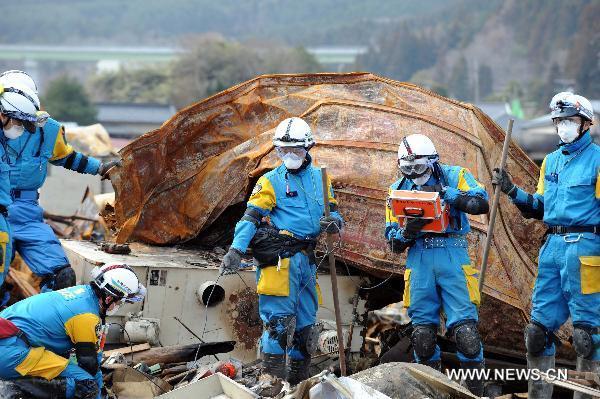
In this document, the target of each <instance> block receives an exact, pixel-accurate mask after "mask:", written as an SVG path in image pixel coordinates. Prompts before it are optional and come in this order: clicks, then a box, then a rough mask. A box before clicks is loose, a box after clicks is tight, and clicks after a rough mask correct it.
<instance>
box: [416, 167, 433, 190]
mask: <svg viewBox="0 0 600 399" xmlns="http://www.w3.org/2000/svg"><path fill="white" fill-rule="evenodd" d="M430 177H431V169H429V171H428V172H427V173H425V174H424V175H423V176H421V177H416V178H414V179H412V181H413V182H414V183H415V184H416V185H417V186H422V185H423V184H425V183H427V180H429V178H430Z"/></svg>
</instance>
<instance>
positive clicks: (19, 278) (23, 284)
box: [8, 267, 40, 298]
mask: <svg viewBox="0 0 600 399" xmlns="http://www.w3.org/2000/svg"><path fill="white" fill-rule="evenodd" d="M8 276H9V277H10V278H11V279H12V281H13V283H15V285H16V286H17V288H18V289H19V291H21V294H22V295H23V296H24V297H25V298H29V297H30V296H34V295H37V294H39V293H40V292H39V291H38V290H37V289H35V288H34V287H33V286H32V285H31V284H29V281H27V278H26V276H25V274H24V273H23V272H20V271H18V270H15V269H14V268H12V267H11V268H10V269H9V270H8Z"/></svg>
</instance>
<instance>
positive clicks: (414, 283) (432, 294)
mask: <svg viewBox="0 0 600 399" xmlns="http://www.w3.org/2000/svg"><path fill="white" fill-rule="evenodd" d="M435 240H436V241H429V242H427V241H426V240H425V239H417V240H416V241H415V244H414V245H413V246H412V247H411V248H410V249H409V251H408V257H407V260H406V272H405V274H404V279H405V287H404V298H403V299H404V306H405V307H408V315H409V316H410V318H411V320H412V323H413V325H415V326H416V325H435V326H439V324H440V310H442V309H443V311H444V313H445V314H446V327H447V328H448V330H450V329H451V328H452V327H454V326H455V325H456V324H457V323H460V322H463V321H466V320H472V321H475V322H477V321H478V319H479V317H478V314H477V305H478V304H479V301H480V298H479V291H478V288H477V279H478V272H477V271H476V270H475V269H473V268H472V266H471V260H470V259H469V254H468V252H467V248H466V247H467V243H466V240H465V239H464V238H451V237H449V238H441V237H440V238H436V239H435ZM476 304H477V305H476ZM440 355H441V353H440V348H439V347H438V346H436V349H435V354H434V355H433V357H431V359H429V360H431V361H437V360H440ZM457 356H458V359H459V360H460V361H461V362H481V361H483V348H482V349H481V350H480V352H479V355H478V356H477V357H476V358H474V359H471V358H468V357H466V356H464V355H463V354H462V353H461V352H457ZM415 358H416V359H417V360H419V359H418V356H417V354H416V353H415Z"/></svg>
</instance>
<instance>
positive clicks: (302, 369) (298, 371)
mask: <svg viewBox="0 0 600 399" xmlns="http://www.w3.org/2000/svg"><path fill="white" fill-rule="evenodd" d="M309 367H310V358H308V359H292V360H291V361H290V372H289V374H288V379H287V381H288V382H289V383H290V385H296V384H298V383H300V382H302V381H304V380H306V379H308V377H309V371H308V369H309Z"/></svg>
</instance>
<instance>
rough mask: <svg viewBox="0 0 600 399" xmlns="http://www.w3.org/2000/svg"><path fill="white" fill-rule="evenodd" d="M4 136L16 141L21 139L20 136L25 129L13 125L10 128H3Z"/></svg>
mask: <svg viewBox="0 0 600 399" xmlns="http://www.w3.org/2000/svg"><path fill="white" fill-rule="evenodd" d="M3 130H4V135H5V136H6V138H9V139H16V138H19V137H21V135H22V134H23V132H24V131H25V128H24V127H23V125H21V126H19V125H13V126H11V127H9V128H8V129H7V128H4V129H3Z"/></svg>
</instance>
